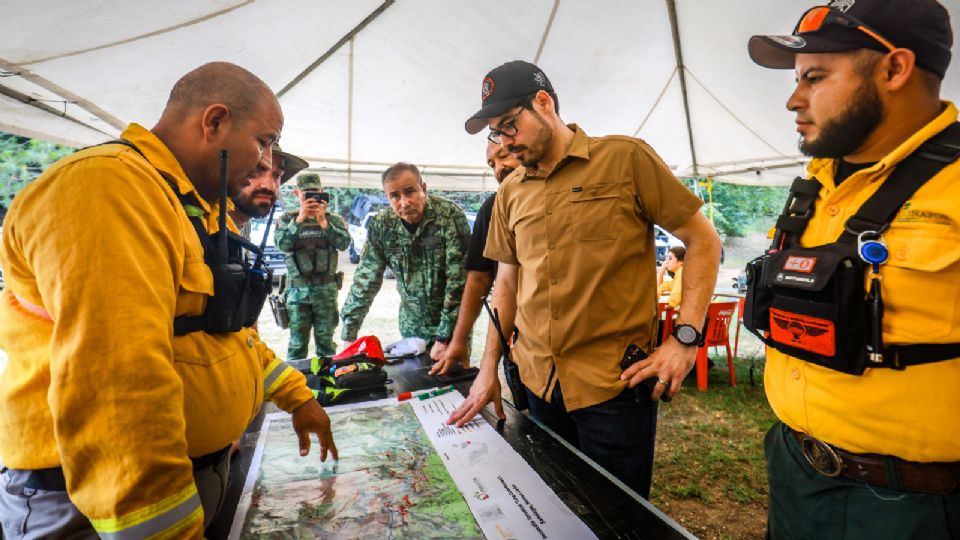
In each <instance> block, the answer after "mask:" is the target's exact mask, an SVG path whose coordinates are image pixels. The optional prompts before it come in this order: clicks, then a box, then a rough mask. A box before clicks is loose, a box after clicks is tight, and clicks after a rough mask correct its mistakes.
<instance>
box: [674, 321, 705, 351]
mask: <svg viewBox="0 0 960 540" xmlns="http://www.w3.org/2000/svg"><path fill="white" fill-rule="evenodd" d="M670 335H671V336H673V337H675V338H677V341H679V342H680V344H681V345H686V346H687V347H694V346H697V345H699V344H700V339H701V338H702V337H703V336H701V335H700V332H699V331H698V330H697V328H696V327H695V326H693V325H692V324H678V325H676V326H674V327H673V332H672V333H671V334H670Z"/></svg>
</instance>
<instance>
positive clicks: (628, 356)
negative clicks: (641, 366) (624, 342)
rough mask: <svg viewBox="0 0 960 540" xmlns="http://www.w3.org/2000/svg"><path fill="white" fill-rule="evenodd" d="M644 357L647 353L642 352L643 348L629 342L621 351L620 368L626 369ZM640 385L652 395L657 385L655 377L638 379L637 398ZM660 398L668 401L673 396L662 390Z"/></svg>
mask: <svg viewBox="0 0 960 540" xmlns="http://www.w3.org/2000/svg"><path fill="white" fill-rule="evenodd" d="M646 357H647V353H645V352H643V349H641V348H640V347H637V346H636V345H634V344H633V343H631V344H630V345H629V346H628V347H627V350H625V351H624V352H623V358H621V359H620V369H627V368H628V367H630V366H632V365H633V364H635V363H637V362H639V361H641V360H643V359H644V358H646ZM641 386H642V387H644V388H646V389H647V390H648V391H649V392H650V395H653V390H654V388H656V386H657V378H656V377H650V378H649V379H644V380H642V381H640V384H639V385H637V386H636V389H637V399H639V396H640V393H639V388H640V387H641ZM660 400H661V401H664V402H669V401H672V400H673V398H672V397H670V396H668V395H667V392H666V391H664V392H663V394H661V395H660Z"/></svg>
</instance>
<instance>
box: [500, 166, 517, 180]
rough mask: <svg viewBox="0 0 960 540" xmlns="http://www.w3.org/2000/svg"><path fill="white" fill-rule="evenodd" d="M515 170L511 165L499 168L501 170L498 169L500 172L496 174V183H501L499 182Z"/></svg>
mask: <svg viewBox="0 0 960 540" xmlns="http://www.w3.org/2000/svg"><path fill="white" fill-rule="evenodd" d="M515 170H516V169H514V168H513V167H505V168H503V169H501V170H500V174H499V175H497V183H501V182H503V181H504V180H506V179H507V177H508V176H510V173H512V172H513V171H515Z"/></svg>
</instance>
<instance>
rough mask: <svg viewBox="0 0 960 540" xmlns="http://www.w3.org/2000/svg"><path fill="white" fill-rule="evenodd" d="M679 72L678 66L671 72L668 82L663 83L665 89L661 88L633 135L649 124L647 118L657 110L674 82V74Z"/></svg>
mask: <svg viewBox="0 0 960 540" xmlns="http://www.w3.org/2000/svg"><path fill="white" fill-rule="evenodd" d="M676 74H677V68H676V67H674V68H673V71H671V72H670V76H669V77H668V78H667V83H666V84H664V85H663V89H662V90H660V95H659V96H657V99H656V101H654V102H653V106H651V107H650V110H649V111H647V115H646V116H644V117H643V121H642V122H640V127H638V128H637V130H636V131H634V132H633V136H634V137H636V136H637V135H638V134H639V133H640V131H641V130H642V129H643V126H645V125H647V120H650V117H651V116H653V111H655V110H657V107H658V106H659V105H660V100H662V99H663V96H664V95H666V93H667V90H668V89H669V88H670V83H671V82H673V76H674V75H676Z"/></svg>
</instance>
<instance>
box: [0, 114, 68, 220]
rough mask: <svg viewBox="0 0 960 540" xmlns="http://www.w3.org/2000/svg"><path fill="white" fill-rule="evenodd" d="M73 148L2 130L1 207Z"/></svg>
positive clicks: (0, 153)
mask: <svg viewBox="0 0 960 540" xmlns="http://www.w3.org/2000/svg"><path fill="white" fill-rule="evenodd" d="M73 152H74V149H73V148H69V147H66V146H60V145H59V144H52V143H48V142H44V141H39V140H35V139H28V138H26V137H19V136H17V135H11V134H9V133H3V132H0V206H2V207H3V208H9V207H10V202H11V200H12V199H13V196H14V195H16V194H17V192H19V191H20V190H21V189H23V187H24V186H26V185H27V184H29V183H30V182H31V181H33V180H34V179H35V178H36V177H38V176H40V173H42V172H43V171H44V170H46V168H47V167H49V166H50V165H52V164H53V163H54V162H56V161H57V160H58V159H60V158H62V157H64V156H68V155H70V154H72V153H73Z"/></svg>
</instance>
